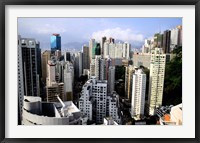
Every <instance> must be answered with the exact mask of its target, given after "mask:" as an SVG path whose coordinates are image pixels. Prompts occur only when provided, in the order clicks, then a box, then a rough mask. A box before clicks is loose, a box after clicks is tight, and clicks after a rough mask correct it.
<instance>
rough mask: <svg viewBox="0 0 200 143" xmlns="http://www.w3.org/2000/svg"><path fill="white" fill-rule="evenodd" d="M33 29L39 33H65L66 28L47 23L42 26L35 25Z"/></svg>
mask: <svg viewBox="0 0 200 143" xmlns="http://www.w3.org/2000/svg"><path fill="white" fill-rule="evenodd" d="M32 31H34V32H35V33H38V34H52V33H59V34H62V33H65V32H66V29H65V28H63V27H62V26H58V25H57V26H55V25H51V24H45V25H42V26H35V27H33V28H32Z"/></svg>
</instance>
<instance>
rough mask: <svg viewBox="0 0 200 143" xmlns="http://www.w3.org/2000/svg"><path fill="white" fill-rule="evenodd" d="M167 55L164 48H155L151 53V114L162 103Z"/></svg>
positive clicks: (149, 96)
mask: <svg viewBox="0 0 200 143" xmlns="http://www.w3.org/2000/svg"><path fill="white" fill-rule="evenodd" d="M165 64H166V55H165V54H163V53H162V49H160V48H155V50H153V51H152V53H151V64H150V76H149V95H148V104H149V114H150V115H154V114H155V111H156V108H157V107H159V106H161V105H162V99H163V88H164V76H165Z"/></svg>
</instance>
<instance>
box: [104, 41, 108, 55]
mask: <svg viewBox="0 0 200 143" xmlns="http://www.w3.org/2000/svg"><path fill="white" fill-rule="evenodd" d="M103 55H104V58H107V57H108V56H109V43H108V42H105V43H104V52H103Z"/></svg>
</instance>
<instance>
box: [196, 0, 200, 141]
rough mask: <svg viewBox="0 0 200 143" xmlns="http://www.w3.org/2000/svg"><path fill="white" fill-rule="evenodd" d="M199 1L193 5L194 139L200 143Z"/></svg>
mask: <svg viewBox="0 0 200 143" xmlns="http://www.w3.org/2000/svg"><path fill="white" fill-rule="evenodd" d="M199 48H200V1H199V2H197V3H196V5H195V126H196V128H195V138H196V140H197V141H198V142H200V131H199V127H200V125H199V121H200V114H199V113H198V111H199V110H197V109H200V104H199V103H200V98H199V96H200V90H199V85H200V84H199V81H200V76H199V72H200V66H199V64H200V49H199Z"/></svg>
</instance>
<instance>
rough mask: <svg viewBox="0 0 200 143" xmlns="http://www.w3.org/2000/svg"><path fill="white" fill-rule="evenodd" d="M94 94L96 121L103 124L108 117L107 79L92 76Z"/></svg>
mask: <svg viewBox="0 0 200 143" xmlns="http://www.w3.org/2000/svg"><path fill="white" fill-rule="evenodd" d="M92 82H93V85H92V96H93V97H94V100H95V105H94V109H95V112H96V115H95V116H96V123H97V124H102V123H103V118H105V117H106V99H107V81H106V80H96V79H95V77H92Z"/></svg>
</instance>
